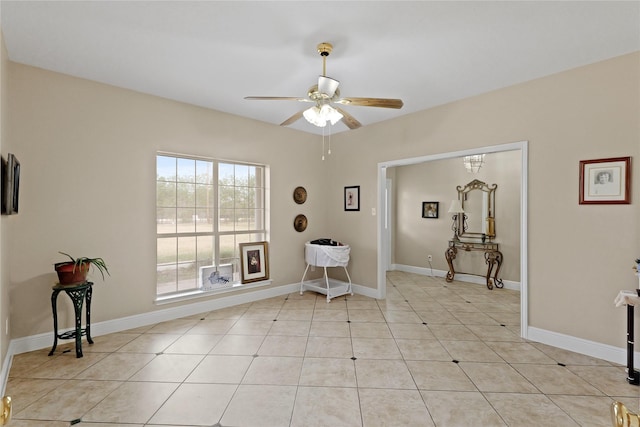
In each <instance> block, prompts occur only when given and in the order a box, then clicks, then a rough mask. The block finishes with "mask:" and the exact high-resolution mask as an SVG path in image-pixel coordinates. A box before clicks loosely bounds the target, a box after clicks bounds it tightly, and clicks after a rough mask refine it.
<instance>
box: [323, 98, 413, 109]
mask: <svg viewBox="0 0 640 427" xmlns="http://www.w3.org/2000/svg"><path fill="white" fill-rule="evenodd" d="M333 102H335V103H337V104H343V105H358V106H361V107H382V108H402V106H403V105H404V103H403V102H402V100H401V99H390V98H342V99H338V100H336V101H333Z"/></svg>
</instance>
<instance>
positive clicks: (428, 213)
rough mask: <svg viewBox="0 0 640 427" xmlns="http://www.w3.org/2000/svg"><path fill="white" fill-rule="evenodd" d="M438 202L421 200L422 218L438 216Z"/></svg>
mask: <svg viewBox="0 0 640 427" xmlns="http://www.w3.org/2000/svg"><path fill="white" fill-rule="evenodd" d="M439 209H440V202H422V218H438V211H439Z"/></svg>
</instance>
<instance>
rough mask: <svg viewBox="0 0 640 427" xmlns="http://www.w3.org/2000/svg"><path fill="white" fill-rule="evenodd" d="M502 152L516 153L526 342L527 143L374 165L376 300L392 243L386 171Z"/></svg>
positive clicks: (522, 333) (384, 281)
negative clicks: (376, 171)
mask: <svg viewBox="0 0 640 427" xmlns="http://www.w3.org/2000/svg"><path fill="white" fill-rule="evenodd" d="M503 151H520V163H521V164H520V336H521V337H522V338H525V339H526V338H527V330H528V325H529V322H528V271H527V266H528V252H527V247H528V244H527V230H528V226H527V200H528V189H527V188H528V186H527V177H528V160H527V153H528V141H519V142H512V143H507V144H501V145H493V146H487V147H482V148H476V149H470V150H463V151H453V152H448V153H441V154H433V155H428V156H421V157H412V158H408V159H401V160H391V161H387V162H382V163H378V212H380V213H381V215H379V216H378V242H377V246H378V250H377V253H378V260H377V265H378V271H377V282H378V287H377V298H380V299H383V298H385V297H386V294H387V289H386V288H387V279H386V272H387V269H388V266H389V265H390V264H391V260H390V257H391V253H392V250H391V244H392V241H393V236H392V231H391V230H392V227H393V222H392V221H394V218H393V216H392V215H391V209H390V205H389V204H390V203H391V201H390V197H389V183H388V179H387V168H390V167H396V166H407V165H415V164H420V163H427V162H432V161H436V160H445V159H452V158H458V157H464V156H472V155H477V154H490V153H499V152H503Z"/></svg>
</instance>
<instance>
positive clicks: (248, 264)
mask: <svg viewBox="0 0 640 427" xmlns="http://www.w3.org/2000/svg"><path fill="white" fill-rule="evenodd" d="M240 273H241V281H242V283H251V282H259V281H261V280H268V279H269V245H268V243H267V242H253V243H240Z"/></svg>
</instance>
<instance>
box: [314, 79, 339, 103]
mask: <svg viewBox="0 0 640 427" xmlns="http://www.w3.org/2000/svg"><path fill="white" fill-rule="evenodd" d="M339 85H340V82H339V81H338V80H336V79H332V78H331V77H327V76H318V92H320V93H323V94H325V95H327V98H331V97H332V96H333V94H334V93H336V89H338V86H339Z"/></svg>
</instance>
